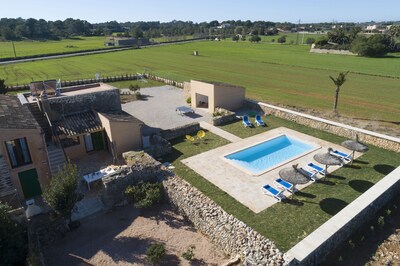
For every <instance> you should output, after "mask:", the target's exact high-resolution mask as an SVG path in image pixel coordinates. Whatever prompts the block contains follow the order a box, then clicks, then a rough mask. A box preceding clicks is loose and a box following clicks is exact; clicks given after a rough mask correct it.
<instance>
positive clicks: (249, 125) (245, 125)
mask: <svg viewBox="0 0 400 266" xmlns="http://www.w3.org/2000/svg"><path fill="white" fill-rule="evenodd" d="M243 125H244V127H252V126H253V124H252V123H250V121H249V117H248V116H247V115H245V116H243Z"/></svg>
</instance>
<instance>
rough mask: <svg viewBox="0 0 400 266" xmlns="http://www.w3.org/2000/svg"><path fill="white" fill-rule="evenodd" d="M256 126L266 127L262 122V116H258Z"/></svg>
mask: <svg viewBox="0 0 400 266" xmlns="http://www.w3.org/2000/svg"><path fill="white" fill-rule="evenodd" d="M255 121H256V124H257V126H265V123H264V121H262V119H261V116H260V115H256V120H255Z"/></svg>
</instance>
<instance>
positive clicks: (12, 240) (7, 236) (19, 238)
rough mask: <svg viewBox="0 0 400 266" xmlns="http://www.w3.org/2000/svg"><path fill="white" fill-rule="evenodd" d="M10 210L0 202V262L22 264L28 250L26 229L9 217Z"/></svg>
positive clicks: (2, 263)
mask: <svg viewBox="0 0 400 266" xmlns="http://www.w3.org/2000/svg"><path fill="white" fill-rule="evenodd" d="M10 210H11V208H10V206H8V205H7V204H3V203H2V202H0V264H1V265H24V262H25V258H26V255H27V251H28V249H27V242H28V240H27V234H26V229H25V228H24V227H23V226H22V225H21V224H19V223H17V222H15V221H14V220H13V219H12V218H11V216H10V214H9V211H10Z"/></svg>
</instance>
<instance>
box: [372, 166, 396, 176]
mask: <svg viewBox="0 0 400 266" xmlns="http://www.w3.org/2000/svg"><path fill="white" fill-rule="evenodd" d="M394 169H396V167H394V166H391V165H388V164H376V165H374V170H375V171H377V172H378V173H381V174H384V175H387V174H389V173H390V172H392V171H393V170H394Z"/></svg>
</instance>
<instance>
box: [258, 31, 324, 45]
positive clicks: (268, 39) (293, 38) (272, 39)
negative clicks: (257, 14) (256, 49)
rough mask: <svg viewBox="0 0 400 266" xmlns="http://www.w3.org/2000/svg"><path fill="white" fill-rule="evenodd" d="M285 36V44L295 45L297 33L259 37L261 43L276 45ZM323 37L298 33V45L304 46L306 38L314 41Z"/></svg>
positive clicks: (319, 34)
mask: <svg viewBox="0 0 400 266" xmlns="http://www.w3.org/2000/svg"><path fill="white" fill-rule="evenodd" d="M282 36H286V43H287V44H290V43H296V40H297V33H280V34H279V35H276V36H260V37H261V42H267V43H276V42H277V40H278V39H279V38H280V37H282ZM322 36H325V34H321V33H315V34H314V33H305V34H303V33H299V44H306V40H307V38H313V39H315V40H318V39H319V38H320V37H322Z"/></svg>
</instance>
